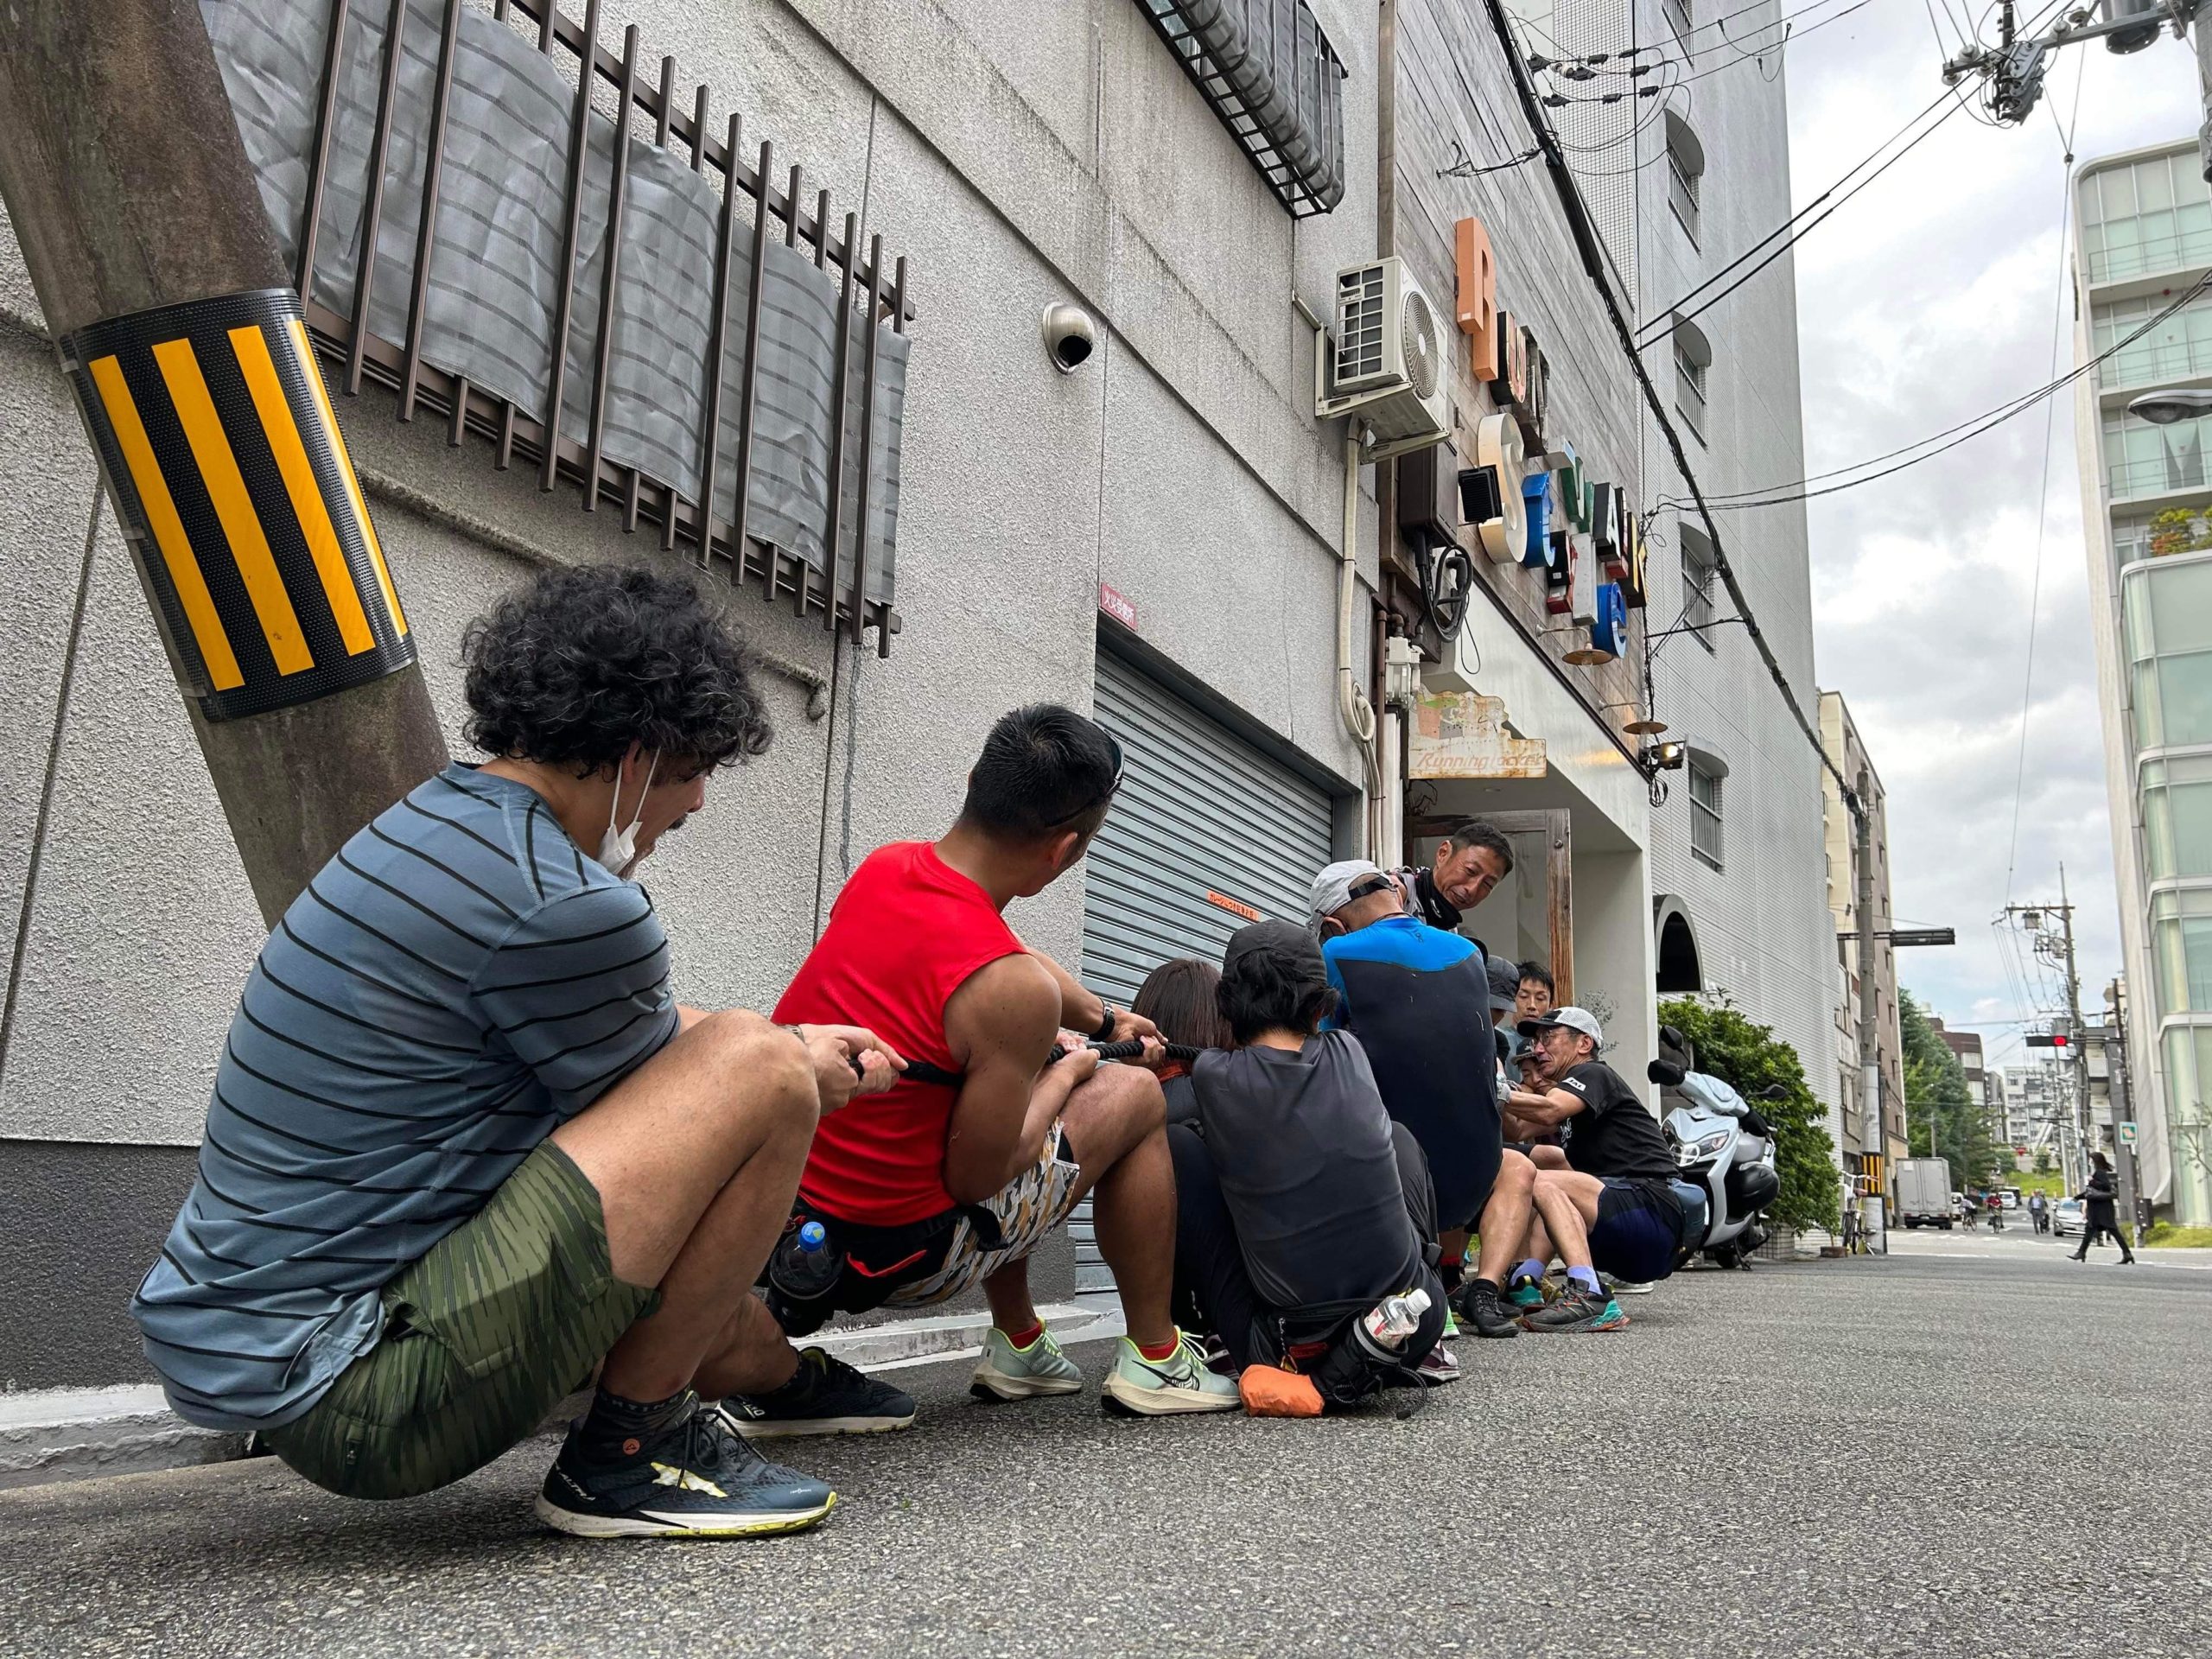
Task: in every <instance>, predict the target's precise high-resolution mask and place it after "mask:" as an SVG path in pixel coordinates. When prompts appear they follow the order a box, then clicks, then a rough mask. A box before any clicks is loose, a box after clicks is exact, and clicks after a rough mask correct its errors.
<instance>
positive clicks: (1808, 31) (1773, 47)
mask: <svg viewBox="0 0 2212 1659" xmlns="http://www.w3.org/2000/svg"><path fill="white" fill-rule="evenodd" d="M1873 3H1874V0H1852V3H1851V4H1849V5H1847V6H1846V7H1845V8H1844V9H1843V10H1841V11H1839V12H1834V13H1833V14H1831V15H1830V16H1826V17H1823V18H1821V21H1820V22H1817V23H1808V24H1806V25H1805V27H1804V28H1803V29H1798V28H1797V27H1796V25H1795V24H1792V25H1790V32H1789V33H1786V34H1784V35H1783V37H1782V38H1781V39H1780V40H1778V41H1774V42H1772V43H1771V44H1770V45H1768V46H1766V47H1764V48H1761V49H1760V50H1759V51H1758V52H1757V53H1747V54H1745V56H1744V57H1740V58H1735V59H1732V60H1729V61H1728V62H1726V63H1716V64H1714V65H1713V67H1711V68H1708V69H1700V70H1697V71H1696V72H1695V73H1691V74H1687V75H1683V76H1681V78H1680V79H1677V80H1676V81H1675V86H1689V85H1691V84H1692V83H1694V82H1696V81H1700V80H1703V79H1706V78H1707V77H1708V76H1711V75H1718V74H1724V73H1726V72H1727V71H1729V70H1731V69H1733V68H1735V67H1737V65H1738V64H1741V63H1745V62H1751V61H1756V60H1758V59H1761V58H1764V56H1765V55H1766V54H1767V53H1769V52H1772V53H1776V54H1782V53H1786V52H1788V51H1789V48H1790V47H1791V46H1793V45H1795V44H1796V42H1797V41H1802V40H1803V39H1804V38H1805V36H1807V35H1812V34H1815V33H1817V32H1818V31H1819V30H1821V29H1826V28H1827V26H1828V25H1829V24H1830V23H1836V22H1842V21H1843V20H1844V19H1845V18H1846V17H1848V16H1851V14H1852V13H1853V12H1854V11H1863V10H1866V7H1868V6H1870V5H1872V4H1873ZM1665 61H1666V62H1669V63H1675V62H1679V61H1681V60H1679V59H1675V58H1669V59H1667V60H1665ZM1615 73H1618V71H1617V72H1615ZM1669 90H1672V89H1671V88H1670V89H1669ZM1606 101H1609V100H1605V99H1595V98H1572V97H1570V98H1568V99H1567V102H1568V103H1570V104H1597V103H1601V102H1606Z"/></svg>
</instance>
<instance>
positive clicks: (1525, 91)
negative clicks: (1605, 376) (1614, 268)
mask: <svg viewBox="0 0 2212 1659" xmlns="http://www.w3.org/2000/svg"><path fill="white" fill-rule="evenodd" d="M1484 6H1485V9H1486V10H1488V11H1489V13H1490V20H1491V29H1492V30H1493V31H1494V32H1495V33H1496V35H1497V43H1498V46H1499V48H1501V49H1502V50H1503V52H1504V54H1505V56H1506V62H1507V67H1508V69H1509V71H1510V73H1511V76H1512V79H1513V90H1514V92H1515V93H1516V96H1517V97H1518V98H1519V99H1520V101H1521V117H1522V120H1524V121H1526V122H1527V123H1528V124H1529V130H1531V131H1532V132H1534V133H1535V137H1536V142H1537V143H1539V144H1541V146H1542V147H1543V149H1544V163H1545V168H1546V171H1548V173H1549V174H1550V175H1551V181H1552V188H1553V189H1554V191H1555V192H1556V193H1557V194H1558V196H1559V199H1560V207H1561V209H1562V210H1563V211H1564V212H1565V213H1566V215H1567V226H1568V228H1569V230H1570V231H1571V232H1573V237H1574V243H1575V248H1576V251H1578V252H1579V253H1580V256H1581V258H1582V271H1583V275H1584V277H1586V279H1587V280H1588V282H1589V283H1590V285H1591V286H1592V288H1594V289H1596V290H1597V292H1598V297H1599V300H1600V301H1601V302H1603V303H1604V305H1605V315H1607V317H1608V318H1610V319H1611V322H1612V325H1613V333H1614V334H1615V336H1616V337H1617V338H1618V340H1619V343H1620V348H1621V355H1622V356H1623V357H1624V358H1626V359H1628V365H1629V369H1630V372H1631V373H1633V374H1634V375H1635V376H1636V379H1637V385H1638V386H1639V387H1641V388H1642V390H1643V401H1644V404H1645V405H1646V407H1648V408H1649V410H1650V411H1651V416H1652V419H1653V420H1654V421H1655V422H1656V423H1657V424H1658V427H1659V430H1660V432H1661V434H1662V435H1663V436H1664V437H1665V438H1666V441H1667V447H1668V449H1669V452H1670V453H1671V454H1672V455H1673V457H1674V461H1675V469H1676V470H1677V471H1678V472H1679V473H1680V474H1681V477H1682V480H1683V481H1684V482H1685V483H1687V484H1688V486H1689V489H1690V493H1691V495H1692V496H1693V497H1696V498H1697V501H1698V508H1699V512H1700V514H1701V515H1702V516H1703V518H1704V520H1705V527H1706V531H1707V536H1708V537H1710V539H1711V540H1712V543H1713V568H1714V569H1715V571H1716V572H1717V573H1718V575H1719V577H1720V580H1721V582H1723V583H1725V584H1726V587H1727V589H1728V596H1729V597H1730V598H1731V599H1732V600H1733V601H1735V603H1736V610H1737V613H1738V615H1740V616H1741V617H1742V618H1743V621H1744V632H1745V633H1746V634H1748V635H1749V636H1750V637H1751V643H1752V645H1754V646H1756V647H1757V649H1758V653H1759V657H1760V659H1761V661H1762V662H1764V664H1765V666H1766V671H1767V674H1768V676H1769V677H1770V678H1771V679H1772V680H1773V682H1774V686H1775V690H1777V691H1778V692H1780V693H1781V695H1782V701H1783V706H1784V707H1786V708H1787V709H1789V713H1790V715H1791V717H1792V718H1793V719H1795V720H1796V722H1797V729H1798V730H1799V731H1800V732H1802V734H1804V737H1805V741H1806V742H1807V743H1808V745H1810V746H1811V747H1812V751H1813V753H1814V754H1815V756H1817V757H1818V759H1819V760H1820V763H1821V766H1822V767H1823V768H1825V769H1826V770H1827V772H1830V773H1831V774H1833V775H1834V779H1835V781H1836V787H1837V789H1838V791H1840V794H1841V795H1842V798H1843V801H1844V804H1845V805H1846V806H1847V807H1848V808H1849V809H1850V810H1851V812H1852V814H1853V816H1854V817H1857V816H1859V815H1861V814H1863V813H1864V812H1865V811H1866V804H1865V803H1864V802H1862V801H1861V800H1860V799H1859V791H1858V789H1857V788H1856V786H1855V785H1853V783H1852V781H1851V779H1848V778H1846V777H1845V776H1844V775H1843V770H1842V768H1841V767H1840V766H1837V765H1836V763H1835V762H1834V760H1831V759H1830V758H1829V756H1828V753H1827V748H1826V747H1825V746H1824V745H1823V744H1822V743H1821V734H1820V730H1819V728H1817V727H1815V725H1814V724H1813V722H1812V721H1809V720H1808V719H1807V718H1806V716H1805V710H1804V707H1803V705H1802V704H1801V703H1800V702H1798V701H1797V693H1796V690H1795V689H1794V688H1793V687H1792V686H1791V685H1790V683H1789V676H1788V675H1787V674H1785V673H1783V671H1782V664H1781V663H1780V661H1779V660H1777V658H1776V657H1775V654H1774V648H1773V647H1772V646H1771V645H1769V644H1768V643H1767V639H1766V635H1765V634H1764V632H1762V631H1761V630H1760V628H1759V625H1758V619H1757V618H1756V617H1755V616H1754V614H1753V613H1752V609H1751V601H1750V599H1749V598H1748V596H1746V594H1745V592H1744V588H1743V584H1742V582H1739V581H1738V580H1737V576H1736V571H1735V567H1734V566H1733V565H1732V564H1731V563H1729V559H1728V554H1727V550H1726V545H1725V543H1723V541H1722V539H1721V535H1720V526H1719V524H1716V523H1714V522H1713V515H1712V513H1711V512H1709V511H1707V509H1706V506H1705V502H1704V499H1703V498H1702V496H1700V494H1699V490H1698V482H1697V474H1695V472H1694V471H1693V470H1692V468H1691V467H1690V458H1689V453H1688V450H1687V449H1686V448H1684V447H1683V444H1682V437H1681V433H1680V432H1678V431H1676V430H1675V423H1674V422H1673V421H1671V420H1669V418H1668V416H1667V408H1666V404H1664V403H1663V402H1662V400H1661V398H1660V396H1659V388H1658V387H1657V386H1656V385H1654V384H1653V383H1652V379H1651V374H1650V371H1649V370H1648V369H1647V368H1645V366H1644V363H1643V353H1640V352H1639V351H1637V346H1636V334H1635V330H1634V329H1633V327H1631V326H1630V322H1629V320H1628V315H1627V314H1626V313H1625V312H1624V311H1623V310H1622V308H1621V302H1620V300H1619V297H1618V296H1617V295H1615V293H1614V292H1613V288H1612V284H1611V283H1610V282H1608V281H1607V280H1606V277H1605V249H1604V245H1603V244H1602V243H1601V242H1600V240H1599V236H1598V227H1597V226H1595V225H1594V224H1593V223H1592V221H1591V219H1590V210H1589V207H1588V206H1587V205H1586V203H1585V202H1584V201H1583V200H1582V192H1581V188H1580V187H1579V186H1578V185H1577V184H1576V183H1575V181H1574V175H1573V172H1571V171H1570V170H1569V169H1568V168H1567V158H1566V156H1563V155H1561V154H1560V150H1559V147H1558V135H1556V134H1555V133H1554V132H1553V130H1552V129H1551V124H1550V123H1549V122H1548V121H1546V120H1545V119H1544V117H1543V107H1542V105H1541V104H1540V103H1539V102H1538V100H1537V97H1536V88H1535V83H1534V82H1533V81H1532V80H1531V79H1529V71H1528V69H1527V67H1526V66H1525V65H1524V64H1523V63H1522V59H1521V56H1520V54H1519V51H1518V49H1517V47H1516V42H1515V41H1514V38H1513V29H1512V25H1511V24H1510V23H1509V22H1507V21H1506V16H1505V9H1504V5H1503V0H1484Z"/></svg>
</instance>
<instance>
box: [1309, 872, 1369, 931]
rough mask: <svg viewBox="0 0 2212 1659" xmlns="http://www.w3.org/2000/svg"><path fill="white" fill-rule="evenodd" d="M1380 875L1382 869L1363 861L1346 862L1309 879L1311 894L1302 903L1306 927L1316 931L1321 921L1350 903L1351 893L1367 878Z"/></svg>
mask: <svg viewBox="0 0 2212 1659" xmlns="http://www.w3.org/2000/svg"><path fill="white" fill-rule="evenodd" d="M1380 874H1383V869H1382V867H1381V866H1380V865H1378V864H1371V863H1370V862H1369V861H1367V860H1365V859H1363V858H1347V859H1344V860H1343V861H1340V862H1338V863H1335V864H1332V865H1330V866H1329V867H1328V868H1326V869H1325V870H1323V871H1322V872H1321V874H1319V875H1317V876H1315V877H1314V878H1313V892H1312V893H1311V894H1310V895H1309V896H1308V897H1307V899H1306V925H1307V926H1308V927H1319V926H1320V925H1321V923H1322V920H1323V919H1324V918H1326V917H1329V916H1332V915H1334V914H1335V913H1336V912H1338V911H1340V910H1342V909H1343V908H1344V906H1346V905H1348V904H1350V903H1351V890H1352V889H1353V888H1354V887H1357V886H1358V885H1359V884H1360V883H1361V882H1362V881H1364V880H1367V879H1368V878H1369V877H1370V876H1376V875H1380Z"/></svg>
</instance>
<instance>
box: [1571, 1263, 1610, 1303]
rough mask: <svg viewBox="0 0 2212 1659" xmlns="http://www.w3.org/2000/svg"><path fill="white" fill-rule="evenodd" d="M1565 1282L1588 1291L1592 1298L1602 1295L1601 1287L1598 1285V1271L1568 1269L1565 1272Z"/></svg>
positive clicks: (1594, 1269)
mask: <svg viewBox="0 0 2212 1659" xmlns="http://www.w3.org/2000/svg"><path fill="white" fill-rule="evenodd" d="M1567 1283H1568V1284H1570V1285H1573V1286H1576V1287H1579V1288H1580V1289H1583V1290H1586V1291H1588V1292H1589V1293H1590V1294H1592V1296H1596V1295H1599V1294H1601V1293H1602V1287H1600V1286H1599V1283H1598V1270H1597V1268H1568V1269H1567Z"/></svg>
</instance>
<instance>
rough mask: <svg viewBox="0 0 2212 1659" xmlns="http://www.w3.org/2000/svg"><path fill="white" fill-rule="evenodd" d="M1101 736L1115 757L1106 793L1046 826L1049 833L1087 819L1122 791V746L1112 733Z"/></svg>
mask: <svg viewBox="0 0 2212 1659" xmlns="http://www.w3.org/2000/svg"><path fill="white" fill-rule="evenodd" d="M1099 735H1100V736H1101V737H1103V738H1104V739H1105V740H1106V747H1107V748H1108V749H1109V750H1110V751H1111V752H1112V753H1113V756H1114V776H1113V777H1112V778H1111V779H1109V781H1108V783H1107V785H1106V792H1105V793H1104V794H1103V795H1101V796H1100V797H1099V798H1097V799H1096V800H1095V801H1089V802H1086V803H1084V804H1083V805H1081V806H1079V807H1077V808H1076V810H1074V811H1072V812H1071V813H1069V814H1068V815H1067V817H1064V818H1060V819H1057V820H1055V821H1054V822H1053V823H1048V824H1046V826H1045V828H1046V831H1047V833H1050V832H1051V831H1052V830H1055V829H1066V828H1067V827H1068V826H1069V825H1070V824H1071V823H1074V822H1075V821H1076V820H1077V818H1081V817H1088V816H1089V815H1090V814H1091V813H1093V812H1096V810H1098V809H1099V808H1100V807H1102V806H1103V805H1105V804H1107V803H1108V802H1109V801H1110V800H1112V799H1113V798H1114V797H1115V795H1116V793H1118V792H1119V791H1120V790H1121V787H1122V746H1121V745H1120V744H1119V743H1116V741H1114V734H1113V733H1111V732H1109V731H1105V730H1103V729H1102V730H1101V731H1100V732H1099Z"/></svg>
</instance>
